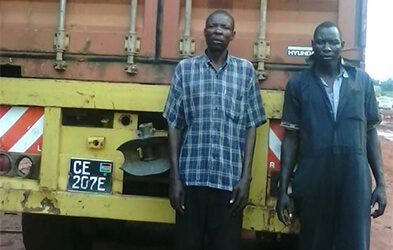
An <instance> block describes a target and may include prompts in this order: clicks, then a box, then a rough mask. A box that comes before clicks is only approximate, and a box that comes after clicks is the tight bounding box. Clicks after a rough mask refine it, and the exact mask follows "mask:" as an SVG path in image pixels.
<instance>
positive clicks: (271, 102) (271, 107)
mask: <svg viewBox="0 0 393 250" xmlns="http://www.w3.org/2000/svg"><path fill="white" fill-rule="evenodd" d="M261 95H262V100H263V105H264V107H265V112H266V117H267V118H269V119H281V115H282V106H283V103H284V91H281V90H262V91H261Z"/></svg>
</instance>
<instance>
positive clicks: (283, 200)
mask: <svg viewBox="0 0 393 250" xmlns="http://www.w3.org/2000/svg"><path fill="white" fill-rule="evenodd" d="M276 212H277V216H278V219H279V220H280V221H281V222H282V223H284V225H285V226H288V225H290V224H292V220H293V214H292V207H291V201H290V199H289V195H288V194H287V193H286V192H281V193H280V195H279V196H278V200H277V205H276ZM285 212H287V214H286V213H285Z"/></svg>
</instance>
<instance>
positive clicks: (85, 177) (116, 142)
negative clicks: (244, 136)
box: [0, 0, 367, 233]
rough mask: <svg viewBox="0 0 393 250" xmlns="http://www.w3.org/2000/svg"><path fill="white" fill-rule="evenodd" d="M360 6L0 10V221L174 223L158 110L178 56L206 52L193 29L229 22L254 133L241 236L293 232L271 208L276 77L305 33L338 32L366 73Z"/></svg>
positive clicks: (66, 5) (307, 39)
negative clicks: (253, 80)
mask: <svg viewBox="0 0 393 250" xmlns="http://www.w3.org/2000/svg"><path fill="white" fill-rule="evenodd" d="M366 4H367V2H366V0H321V1H313V0H299V1H281V0H279V1H267V0H260V1H255V0H246V1H235V0H225V1H209V0H194V1H191V0H184V1H181V0H171V1H162V0H139V1H138V0H131V1H124V0H123V1H114V0H110V1H94V3H93V2H90V1H82V0H72V1H66V0H60V1H55V0H45V1H43V0H33V1H24V0H20V1H11V0H3V1H1V2H0V10H1V16H0V28H1V37H0V69H1V78H0V90H1V91H0V104H1V106H0V200H1V202H0V210H1V211H7V212H22V213H26V214H45V215H46V214H52V215H59V216H68V217H90V218H103V219H116V220H125V221H140V222H154V223H173V222H174V211H173V209H172V208H171V206H170V203H169V201H168V181H169V180H168V176H169V175H168V167H169V165H168V149H167V146H166V145H167V132H166V131H167V125H166V122H165V120H164V119H163V118H162V115H161V113H162V110H163V106H164V103H165V100H166V96H167V93H168V89H169V84H170V78H171V74H172V71H173V68H174V66H175V65H176V63H177V62H178V61H179V60H181V58H185V57H190V56H194V55H196V54H200V53H203V52H204V49H205V41H204V36H203V28H204V21H205V18H206V17H207V16H208V14H209V13H211V12H212V11H213V10H215V9H225V10H228V11H229V12H230V13H232V14H233V16H234V18H235V22H236V31H237V34H236V38H235V39H234V41H233V42H232V43H231V45H230V52H231V53H232V54H234V55H236V56H239V57H243V58H246V59H248V60H250V61H252V62H253V63H254V65H255V68H256V70H257V72H258V77H259V80H260V88H261V94H262V99H263V102H264V105H265V110H266V115H267V118H268V122H267V124H265V125H263V126H262V127H260V128H258V130H257V141H256V146H255V154H254V160H253V167H252V178H253V180H252V183H251V187H250V197H249V203H248V205H247V207H246V209H245V210H244V219H243V228H244V229H249V230H254V231H256V232H272V233H296V231H297V225H294V226H292V227H285V226H284V225H283V224H281V223H280V222H279V221H278V220H277V217H276V214H275V211H274V206H275V201H276V198H275V197H276V194H277V185H278V173H279V169H280V146H281V140H282V137H283V132H284V131H283V129H282V128H281V127H280V126H279V121H280V117H281V112H282V103H283V94H284V90H285V85H286V82H287V80H288V79H289V78H290V77H291V76H293V75H294V74H297V73H298V72H300V71H302V70H304V69H306V68H307V67H308V64H307V62H306V60H305V59H306V58H307V57H308V56H310V55H311V54H312V49H311V47H310V44H311V38H312V34H313V30H314V28H315V27H316V26H317V25H318V24H319V23H320V22H322V21H327V20H328V21H333V22H336V23H338V25H339V26H340V28H341V31H342V34H343V40H345V41H346V48H345V49H344V52H343V56H344V57H345V58H346V59H348V60H349V61H351V63H353V64H354V65H357V66H361V67H362V66H363V65H364V48H365V21H366V20H365V16H366V14H365V13H366Z"/></svg>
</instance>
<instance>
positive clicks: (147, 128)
mask: <svg viewBox="0 0 393 250" xmlns="http://www.w3.org/2000/svg"><path fill="white" fill-rule="evenodd" d="M155 132H156V129H155V128H154V127H153V123H151V122H149V123H142V124H141V125H139V130H138V132H137V134H138V136H139V137H140V138H142V139H146V138H150V137H152V136H153V135H154V133H155Z"/></svg>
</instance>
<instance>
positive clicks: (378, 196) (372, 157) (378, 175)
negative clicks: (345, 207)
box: [367, 128, 386, 218]
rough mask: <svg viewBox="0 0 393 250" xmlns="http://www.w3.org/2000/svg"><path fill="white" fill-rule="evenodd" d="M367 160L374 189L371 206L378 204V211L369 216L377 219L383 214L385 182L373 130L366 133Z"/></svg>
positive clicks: (376, 137)
mask: <svg viewBox="0 0 393 250" xmlns="http://www.w3.org/2000/svg"><path fill="white" fill-rule="evenodd" d="M367 159H368V163H369V164H370V167H371V170H372V172H373V175H374V178H375V184H376V187H375V189H374V191H373V193H372V196H371V206H372V207H374V205H375V204H376V203H378V209H377V210H375V211H374V212H373V213H372V214H371V216H372V217H374V218H377V217H379V216H381V215H382V214H383V213H384V212H385V208H386V193H385V180H384V177H383V163H382V156H381V146H380V144H379V140H378V134H377V130H376V129H375V128H373V129H370V130H368V131H367Z"/></svg>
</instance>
